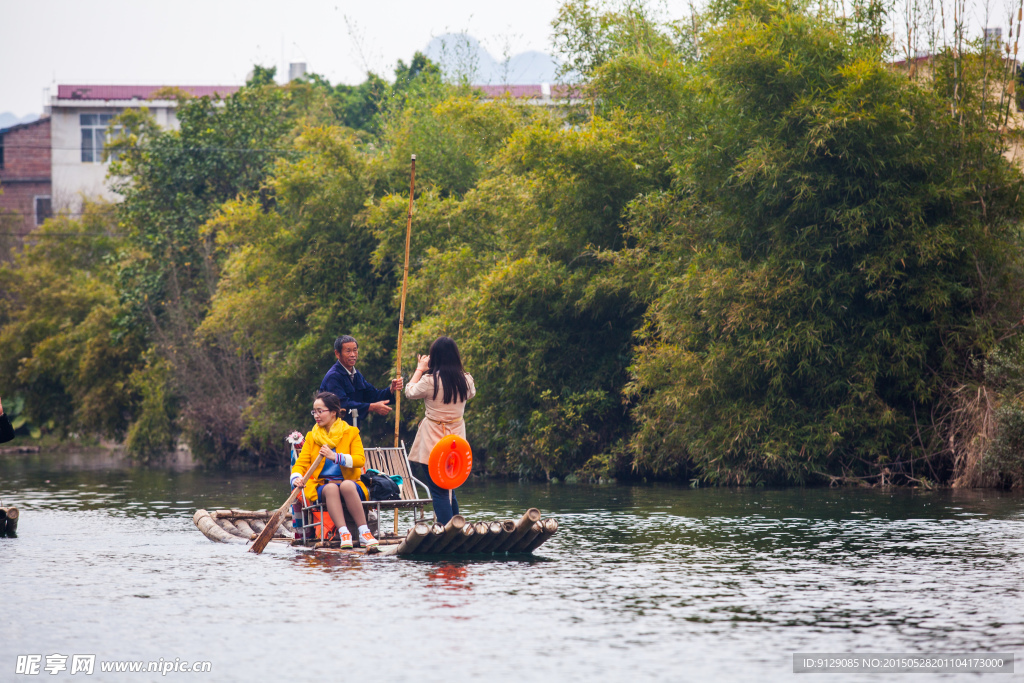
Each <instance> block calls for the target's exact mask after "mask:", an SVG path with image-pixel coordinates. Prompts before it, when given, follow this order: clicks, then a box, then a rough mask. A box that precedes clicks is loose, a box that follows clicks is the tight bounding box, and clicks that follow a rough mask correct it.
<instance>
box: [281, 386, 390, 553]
mask: <svg viewBox="0 0 1024 683" xmlns="http://www.w3.org/2000/svg"><path fill="white" fill-rule="evenodd" d="M342 412H344V408H342V407H341V401H340V400H339V399H338V397H337V396H335V395H334V394H332V393H330V392H326V391H325V392H322V393H319V394H317V396H316V400H315V401H313V410H312V415H313V419H314V420H316V426H314V427H313V429H312V430H311V431H310V432H309V433H308V434H306V442H305V443H304V444H303V445H302V452H300V453H299V457H298V458H296V459H295V465H293V466H292V486H293V487H295V486H298V484H299V481H300V480H301V479H302V475H304V474H305V473H306V470H308V469H309V467H310V465H312V464H313V461H314V460H316V456H317V454H321V455H323V456H324V460H323V462H322V463H321V464H320V465H319V466H318V468H317V469H316V470H314V471H313V475H312V476H311V477H310V478H309V481H308V482H306V487H305V489H304V490H303V492H304V493H305V495H306V500H308V501H309V502H311V503H312V502H313V501H317V500H321V501H323V503H324V505H325V506H326V507H327V512H328V513H330V515H331V519H332V520H334V524H335V526H337V527H338V535H339V537H340V540H341V547H342V548H351V547H352V534H351V532H350V531H349V530H348V527H346V526H345V512H344V511H345V510H348V513H349V514H350V515H351V516H352V519H354V520H355V522H356V524H357V525H359V529H358V531H357V533H358V534H359V542H360V543H361V544H362V545H363V547H365V548H366V549H367V551H369V552H375V551H376V550H377V547H378V545H379V544H378V542H377V539H376V538H374V537H373V534H371V533H370V529H369V527H367V526H366V515H365V514H364V513H363V504H362V501H364V500H369V499H370V496H369V491H367V490H366V486H365V485H364V484H363V483H362V482H361V481H359V475H360V474H361V473H362V468H363V463H365V462H366V456H365V455H364V454H363V442H362V440H361V439H360V438H359V430H358V429H357V428H355V427H352V426H350V425H348V424H346V423H345V422H344V420H341V419H339V418H340V416H341V413H342Z"/></svg>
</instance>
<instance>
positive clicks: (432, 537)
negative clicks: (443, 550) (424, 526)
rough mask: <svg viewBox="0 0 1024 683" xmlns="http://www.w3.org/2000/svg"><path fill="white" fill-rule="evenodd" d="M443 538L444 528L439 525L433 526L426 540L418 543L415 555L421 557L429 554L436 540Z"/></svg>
mask: <svg viewBox="0 0 1024 683" xmlns="http://www.w3.org/2000/svg"><path fill="white" fill-rule="evenodd" d="M443 536H444V527H443V526H441V525H440V524H434V525H433V526H431V527H430V533H429V534H428V535H427V537H426V538H424V539H423V542H422V543H420V547H419V548H417V549H416V554H417V555H423V554H425V553H429V552H430V549H431V547H432V546H434V545H435V544H436V543H437V541H438V539H440V538H441V537H443Z"/></svg>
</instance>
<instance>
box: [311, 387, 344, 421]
mask: <svg viewBox="0 0 1024 683" xmlns="http://www.w3.org/2000/svg"><path fill="white" fill-rule="evenodd" d="M317 399H320V400H321V401H323V402H324V408H327V410H329V411H331V412H332V413H334V416H335V417H341V414H342V413H344V412H347V411H346V410H345V409H344V408H342V407H341V399H340V398H338V397H337V396H335V395H334V394H332V393H331V392H329V391H321V392H320V393H319V394H317V395H316V396H314V397H313V401H314V402H316V400H317Z"/></svg>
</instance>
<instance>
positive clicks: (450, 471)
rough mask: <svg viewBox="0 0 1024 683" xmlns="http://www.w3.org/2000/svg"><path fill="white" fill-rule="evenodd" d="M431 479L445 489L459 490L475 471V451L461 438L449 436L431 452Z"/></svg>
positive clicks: (453, 435)
mask: <svg viewBox="0 0 1024 683" xmlns="http://www.w3.org/2000/svg"><path fill="white" fill-rule="evenodd" d="M427 469H429V471H430V478H431V479H433V480H434V483H435V484H437V485H438V486H440V487H441V488H443V489H457V488H459V487H460V486H462V485H463V484H465V483H466V480H467V479H469V473H470V472H471V471H472V470H473V450H472V449H471V448H470V447H469V442H468V441H466V440H465V439H463V438H462V437H461V436H457V435H455V434H449V435H448V436H446V437H444V438H443V439H441V440H440V441H438V442H437V443H436V444H435V445H434V448H433V449H431V451H430V463H429V464H428V465H427Z"/></svg>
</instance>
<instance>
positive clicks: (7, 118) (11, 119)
mask: <svg viewBox="0 0 1024 683" xmlns="http://www.w3.org/2000/svg"><path fill="white" fill-rule="evenodd" d="M38 118H39V114H26V115H25V116H22V117H20V118H19V117H17V116H15V115H14V114H12V113H11V112H9V111H5V112H3V113H2V114H0V128H10V127H11V126H16V125H18V124H19V123H28V122H30V121H35V120H36V119H38Z"/></svg>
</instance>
